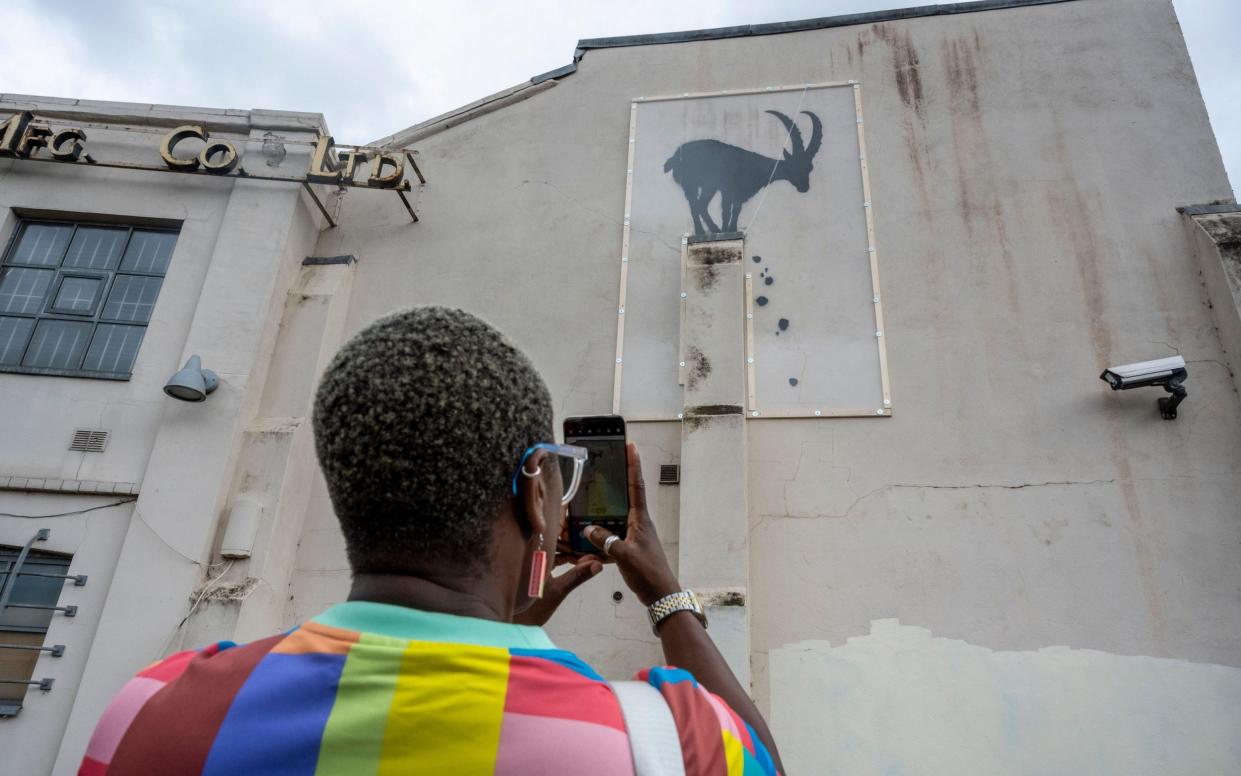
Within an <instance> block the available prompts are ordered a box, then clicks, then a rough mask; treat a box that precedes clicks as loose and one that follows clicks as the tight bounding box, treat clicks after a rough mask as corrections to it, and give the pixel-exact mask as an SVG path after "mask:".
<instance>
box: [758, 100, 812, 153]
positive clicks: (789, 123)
mask: <svg viewBox="0 0 1241 776" xmlns="http://www.w3.org/2000/svg"><path fill="white" fill-rule="evenodd" d="M767 113H770V114H771V115H773V116H775V117H776V118H778V119H780V123H781V124H783V125H784V128H785V129H787V130H788V131H789V139H790V140H792V141H793V156H800V155H801V154H802V153H804V152H805V150H806V149H805V147H804V146H803V145H802V142H801V130H800V129H798V128H797V125H796V124H794V123H793V120H792V119H791V118H789V117H788V116H785V115H784V114H783V113H781V112H780V111H778V110H769V111H767Z"/></svg>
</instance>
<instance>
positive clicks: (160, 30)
mask: <svg viewBox="0 0 1241 776" xmlns="http://www.w3.org/2000/svg"><path fill="white" fill-rule="evenodd" d="M1162 1H1163V0H1129V2H1133V3H1143V2H1162ZM3 3H4V7H5V10H4V18H3V23H0V73H2V75H0V92H16V93H24V94H38V95H51V96H57V97H80V98H89V99H98V100H121V101H126V102H158V103H167V104H174V105H199V106H209V107H219V108H277V109H285V110H302V111H313V112H319V113H323V114H324V115H325V116H326V117H327V121H328V126H330V127H331V128H332V133H333V134H334V135H335V136H336V138H337V141H338V142H341V143H355V144H362V143H367V142H369V141H372V140H375V139H377V138H380V137H383V136H385V135H388V134H391V133H393V132H396V131H397V130H400V129H403V128H405V127H407V126H410V125H411V124H415V123H417V122H419V121H421V120H423V119H426V118H429V117H431V116H434V115H437V114H439V113H443V112H445V111H448V110H451V109H452V108H455V107H457V106H460V105H463V104H465V103H468V102H471V101H473V100H476V99H478V98H479V97H483V96H485V95H488V94H491V93H493V92H497V91H499V90H501V89H504V88H507V87H509V86H512V85H514V84H516V83H518V82H520V81H523V80H526V79H528V78H529V77H530V76H532V75H535V74H536V73H541V72H544V71H547V70H551V69H552V68H556V67H559V66H561V65H564V64H567V63H569V62H570V61H571V60H572V58H573V49H574V44H575V43H576V42H577V40H578V39H579V38H593V37H604V36H610V35H631V34H637V33H648V32H669V31H673V30H685V29H698V28H702V27H720V26H725V25H735V24H754V23H762V22H771V21H788V20H792V19H808V18H813V17H817V16H833V15H836V14H842V13H852V12H857V11H873V10H881V9H885V8H904V7H909V6H915V5H924V4H926V0H763V2H745V1H744V0H717V1H716V2H706V3H692V4H691V3H686V2H671V1H670V0H627V2H616V1H615V0H612V1H611V2H602V1H601V0H600V1H597V2H596V1H594V0H526V1H524V2H512V0H450V1H449V2H436V3H434V4H432V3H430V2H400V1H398V0H391V1H389V2H380V1H377V0H371V1H370V2H362V1H361V0H357V1H355V2H325V1H323V0H263V2H254V1H252V2H246V1H245V0H215V1H214V2H211V3H189V2H174V1H173V0H101V1H100V2H95V1H94V0H78V1H74V0H3ZM1175 5H1176V9H1177V13H1178V15H1179V17H1180V20H1181V26H1182V28H1183V30H1184V32H1185V38H1186V40H1187V41H1188V44H1189V53H1190V56H1191V57H1192V59H1193V63H1194V68H1195V70H1196V71H1197V74H1198V82H1199V84H1200V85H1201V88H1202V93H1203V96H1204V97H1205V99H1206V104H1207V110H1208V111H1209V113H1210V115H1211V122H1212V125H1213V126H1214V128H1215V135H1216V137H1217V138H1218V140H1219V144H1220V148H1221V151H1222V152H1223V155H1224V164H1225V166H1226V167H1227V168H1228V170H1229V173H1230V178H1231V180H1232V181H1234V190H1235V182H1236V181H1238V180H1241V45H1238V42H1237V41H1238V39H1241V0H1175Z"/></svg>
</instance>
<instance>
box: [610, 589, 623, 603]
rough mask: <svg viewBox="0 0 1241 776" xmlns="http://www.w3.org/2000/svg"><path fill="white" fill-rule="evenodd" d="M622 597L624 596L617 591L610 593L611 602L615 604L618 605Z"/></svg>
mask: <svg viewBox="0 0 1241 776" xmlns="http://www.w3.org/2000/svg"><path fill="white" fill-rule="evenodd" d="M624 597H625V594H624V593H622V592H621V591H619V590H617V591H615V592H613V593H612V600H613V601H615V602H617V603H620V602H621V600H622V599H624Z"/></svg>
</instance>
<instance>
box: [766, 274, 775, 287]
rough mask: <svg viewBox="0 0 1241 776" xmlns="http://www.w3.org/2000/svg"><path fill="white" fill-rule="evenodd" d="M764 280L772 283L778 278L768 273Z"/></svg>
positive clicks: (768, 283)
mask: <svg viewBox="0 0 1241 776" xmlns="http://www.w3.org/2000/svg"><path fill="white" fill-rule="evenodd" d="M763 282H764V283H766V284H767V285H771V284H772V283H774V282H776V279H775V278H773V277H772V276H771V275H768V276H767V277H766V278H764V279H763Z"/></svg>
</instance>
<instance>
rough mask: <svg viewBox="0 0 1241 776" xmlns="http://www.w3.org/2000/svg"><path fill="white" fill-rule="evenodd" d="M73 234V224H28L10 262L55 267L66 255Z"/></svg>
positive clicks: (10, 257)
mask: <svg viewBox="0 0 1241 776" xmlns="http://www.w3.org/2000/svg"><path fill="white" fill-rule="evenodd" d="M72 234H73V227H72V226H56V225H53V224H26V226H25V228H23V229H22V235H21V237H20V238H19V239H18V241H17V247H16V248H14V250H13V255H12V256H9V262H8V263H10V264H39V265H42V266H45V267H55V266H56V265H57V264H60V258H61V257H62V256H64V255H65V246H66V245H68V244H69V237H70V236H71V235H72Z"/></svg>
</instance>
